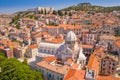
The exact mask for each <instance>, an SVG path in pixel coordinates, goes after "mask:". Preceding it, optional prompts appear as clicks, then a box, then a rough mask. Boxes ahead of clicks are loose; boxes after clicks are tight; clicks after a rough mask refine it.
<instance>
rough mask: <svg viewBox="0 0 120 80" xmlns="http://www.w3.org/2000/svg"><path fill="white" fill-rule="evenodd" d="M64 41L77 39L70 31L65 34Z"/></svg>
mask: <svg viewBox="0 0 120 80" xmlns="http://www.w3.org/2000/svg"><path fill="white" fill-rule="evenodd" d="M66 41H77V37H76V35H75V33H74V32H72V31H70V32H68V33H67V36H66Z"/></svg>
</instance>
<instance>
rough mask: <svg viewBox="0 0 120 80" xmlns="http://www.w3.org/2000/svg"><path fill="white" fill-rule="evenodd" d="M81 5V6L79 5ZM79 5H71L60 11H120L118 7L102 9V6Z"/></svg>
mask: <svg viewBox="0 0 120 80" xmlns="http://www.w3.org/2000/svg"><path fill="white" fill-rule="evenodd" d="M81 4H82V5H81ZM81 4H80V3H79V4H78V5H73V6H70V7H67V8H64V9H62V10H63V11H70V10H75V11H79V10H82V11H96V12H112V11H120V6H113V7H103V6H96V5H91V4H90V3H89V4H88V3H87V5H86V3H85V4H83V3H81Z"/></svg>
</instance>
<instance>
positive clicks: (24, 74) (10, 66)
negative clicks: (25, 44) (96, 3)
mask: <svg viewBox="0 0 120 80" xmlns="http://www.w3.org/2000/svg"><path fill="white" fill-rule="evenodd" d="M0 67H1V72H0V80H42V76H41V73H40V72H38V71H35V70H34V71H33V70H31V69H30V67H29V66H28V65H26V64H23V63H21V62H20V61H18V60H17V59H12V58H10V59H7V58H6V57H5V56H4V55H2V54H0Z"/></svg>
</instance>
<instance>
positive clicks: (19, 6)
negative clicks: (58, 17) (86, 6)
mask: <svg viewBox="0 0 120 80" xmlns="http://www.w3.org/2000/svg"><path fill="white" fill-rule="evenodd" d="M84 2H90V3H91V4H93V5H98V6H120V0H0V13H14V12H17V11H23V10H27V9H31V8H36V7H38V6H41V7H53V8H54V9H56V10H58V9H62V8H65V7H68V6H71V5H75V4H78V3H84Z"/></svg>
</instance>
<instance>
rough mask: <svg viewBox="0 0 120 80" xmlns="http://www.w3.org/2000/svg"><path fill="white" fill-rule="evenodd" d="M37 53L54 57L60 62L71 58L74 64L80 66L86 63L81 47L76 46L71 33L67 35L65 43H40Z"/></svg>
mask: <svg viewBox="0 0 120 80" xmlns="http://www.w3.org/2000/svg"><path fill="white" fill-rule="evenodd" d="M38 51H39V53H43V54H51V55H54V56H55V57H57V58H58V59H60V60H61V61H62V62H65V61H66V60H67V59H69V58H72V61H73V62H74V63H77V64H81V66H84V65H85V63H86V57H85V55H84V54H83V49H82V46H80V47H79V46H78V42H77V37H76V35H75V33H74V32H72V31H70V32H68V33H67V35H66V38H65V41H64V42H63V43H61V44H55V43H47V42H40V43H39V49H38ZM39 53H38V54H39Z"/></svg>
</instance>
